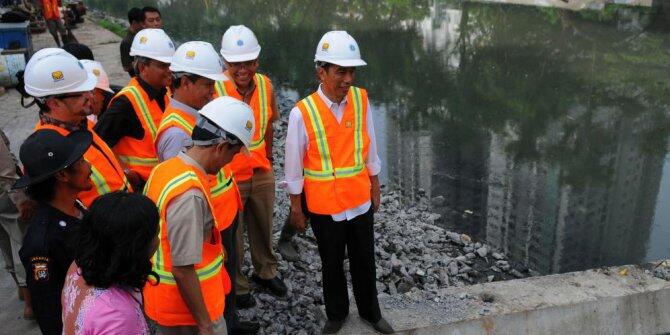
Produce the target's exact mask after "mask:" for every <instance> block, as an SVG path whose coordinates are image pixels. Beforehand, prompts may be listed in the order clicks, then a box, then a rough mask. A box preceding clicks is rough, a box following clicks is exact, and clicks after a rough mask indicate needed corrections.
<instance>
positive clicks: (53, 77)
mask: <svg viewBox="0 0 670 335" xmlns="http://www.w3.org/2000/svg"><path fill="white" fill-rule="evenodd" d="M24 78H25V89H26V92H27V93H28V94H30V95H31V96H33V97H35V101H36V103H37V105H38V106H39V107H40V114H39V118H40V121H39V122H38V124H37V125H36V126H35V130H38V129H53V130H56V131H58V132H59V133H60V134H61V135H63V136H67V134H69V133H70V132H72V131H75V130H88V131H89V132H91V133H92V134H93V143H92V145H91V147H90V148H89V149H88V150H87V151H86V153H85V154H84V158H85V159H86V160H87V161H88V162H89V163H90V164H91V170H92V174H91V182H92V183H93V188H91V189H90V190H85V191H83V192H81V193H80V194H79V199H80V200H81V201H82V202H83V203H84V205H86V206H90V205H91V203H92V202H93V200H95V199H96V198H97V197H98V196H100V195H103V194H106V193H109V192H114V191H132V187H131V186H130V183H129V181H128V179H127V178H126V175H125V173H124V171H123V167H122V165H121V164H120V162H119V161H118V160H117V158H116V156H115V155H114V153H113V152H112V150H111V149H110V148H109V146H107V144H106V143H105V141H103V140H102V139H101V138H100V137H99V136H98V135H97V134H96V133H95V132H94V131H93V123H92V122H90V121H88V119H87V116H88V115H91V114H92V113H93V105H92V101H93V95H92V92H91V91H92V90H93V89H94V88H95V86H96V83H97V78H96V77H95V75H94V74H93V73H91V72H88V71H87V70H86V69H84V67H83V65H82V64H81V62H80V61H79V60H77V59H76V58H75V57H74V56H72V55H70V54H69V53H67V52H65V51H63V50H62V49H57V48H50V49H43V50H40V51H39V52H38V53H36V54H35V55H34V56H33V58H31V59H30V62H28V65H26V70H25V77H24Z"/></svg>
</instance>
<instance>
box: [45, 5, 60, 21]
mask: <svg viewBox="0 0 670 335" xmlns="http://www.w3.org/2000/svg"><path fill="white" fill-rule="evenodd" d="M42 14H44V19H45V20H55V19H58V18H60V9H59V8H58V0H42Z"/></svg>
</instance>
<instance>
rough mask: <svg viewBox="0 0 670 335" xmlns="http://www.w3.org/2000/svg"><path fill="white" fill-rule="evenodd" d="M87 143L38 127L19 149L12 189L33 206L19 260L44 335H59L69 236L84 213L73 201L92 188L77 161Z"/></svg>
mask: <svg viewBox="0 0 670 335" xmlns="http://www.w3.org/2000/svg"><path fill="white" fill-rule="evenodd" d="M92 140H93V138H92V134H91V133H90V132H88V131H85V130H75V131H72V132H69V133H67V134H63V133H61V132H59V131H56V130H54V129H40V130H37V131H35V132H34V133H33V134H31V135H30V136H29V137H28V138H27V139H26V140H25V142H23V144H22V145H21V150H20V151H19V157H20V158H21V162H22V163H23V167H24V169H25V174H24V175H23V176H22V177H21V178H20V179H19V180H17V181H16V183H15V184H14V188H27V189H26V194H27V195H28V196H29V197H30V198H31V199H33V200H34V201H36V202H37V203H38V205H37V209H36V211H35V214H34V215H33V217H32V219H31V222H30V226H29V227H28V231H27V232H26V236H25V238H24V239H23V246H22V247H21V250H20V251H19V256H20V258H21V263H22V264H23V267H24V268H25V270H26V272H27V276H26V282H27V284H28V290H29V291H30V296H31V303H32V307H33V312H34V314H35V318H36V319H37V324H38V325H39V327H40V330H41V331H42V334H45V335H51V334H54V335H56V334H62V333H63V322H62V321H61V312H62V306H61V291H62V290H63V285H64V284H65V275H66V274H67V270H68V268H69V267H70V265H71V264H72V261H73V260H74V251H75V248H74V243H73V242H75V241H74V238H75V234H76V232H77V229H78V228H79V226H80V225H81V219H82V218H83V216H84V214H85V213H86V209H85V208H84V206H83V205H82V204H81V203H80V202H79V201H77V197H78V195H79V194H81V193H82V191H85V190H87V189H90V188H92V187H93V185H92V183H91V178H90V177H89V176H90V175H91V165H90V164H89V163H88V162H87V161H86V160H85V159H84V157H83V156H84V153H85V152H86V151H88V148H89V147H90V146H91V143H92Z"/></svg>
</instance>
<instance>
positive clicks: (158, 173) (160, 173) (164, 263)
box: [143, 157, 231, 326]
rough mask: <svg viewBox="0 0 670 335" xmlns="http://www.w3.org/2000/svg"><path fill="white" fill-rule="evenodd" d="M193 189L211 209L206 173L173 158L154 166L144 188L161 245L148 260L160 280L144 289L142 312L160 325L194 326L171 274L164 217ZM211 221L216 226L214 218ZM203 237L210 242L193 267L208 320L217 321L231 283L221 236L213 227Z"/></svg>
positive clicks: (170, 258)
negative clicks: (172, 204)
mask: <svg viewBox="0 0 670 335" xmlns="http://www.w3.org/2000/svg"><path fill="white" fill-rule="evenodd" d="M192 188H196V189H199V190H200V191H201V192H202V193H203V194H204V195H205V197H206V198H207V203H208V205H209V208H210V209H211V208H212V201H211V198H210V196H209V193H210V190H209V186H208V184H207V177H206V176H205V174H204V173H202V171H200V170H198V169H197V168H194V167H192V166H190V165H188V164H186V163H184V161H182V160H181V158H179V157H173V158H171V159H168V160H167V161H165V162H163V163H161V164H159V165H157V166H156V168H155V169H154V171H153V172H152V173H151V176H150V177H149V180H148V181H147V184H146V187H145V189H144V193H145V194H146V196H148V197H149V198H150V199H151V200H153V201H154V202H155V203H156V206H157V207H158V212H159V214H160V231H159V238H160V244H159V246H158V249H157V250H156V253H154V255H153V256H152V257H151V263H152V270H153V271H154V272H156V273H157V274H158V277H159V279H160V280H159V282H158V284H156V283H155V282H153V281H150V282H148V283H147V284H146V285H145V286H144V292H143V293H144V311H145V313H146V314H147V316H149V317H150V318H151V319H152V320H154V321H156V322H157V323H158V324H160V325H162V326H189V325H191V326H192V325H195V324H196V322H195V320H194V319H193V316H192V315H191V312H190V311H189V309H188V306H187V305H186V303H185V302H184V299H183V298H182V296H181V293H180V292H179V287H177V282H176V281H175V278H174V276H173V275H172V257H171V256H170V241H169V239H168V222H167V219H168V218H167V217H166V216H167V208H168V205H169V204H170V201H172V200H173V199H174V198H175V197H177V196H179V195H181V194H183V193H184V192H186V191H188V190H189V189H192ZM214 222H215V226H216V217H214ZM205 234H209V235H210V236H211V240H210V241H205V242H202V243H203V246H202V260H201V261H200V263H198V264H196V265H195V272H196V275H197V276H198V281H199V282H200V290H201V291H202V297H203V299H204V301H205V307H206V308H207V312H208V314H209V317H210V319H211V320H218V319H219V318H221V316H222V315H223V310H224V307H225V301H224V299H225V294H226V293H227V292H230V288H231V283H230V278H229V277H228V273H227V272H226V270H225V269H224V268H223V246H222V245H221V234H220V233H219V231H218V229H216V227H212V230H211V231H210V232H205Z"/></svg>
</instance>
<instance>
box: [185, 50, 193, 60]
mask: <svg viewBox="0 0 670 335" xmlns="http://www.w3.org/2000/svg"><path fill="white" fill-rule="evenodd" d="M193 58H195V51H192V50H189V51H186V59H193Z"/></svg>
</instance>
